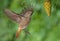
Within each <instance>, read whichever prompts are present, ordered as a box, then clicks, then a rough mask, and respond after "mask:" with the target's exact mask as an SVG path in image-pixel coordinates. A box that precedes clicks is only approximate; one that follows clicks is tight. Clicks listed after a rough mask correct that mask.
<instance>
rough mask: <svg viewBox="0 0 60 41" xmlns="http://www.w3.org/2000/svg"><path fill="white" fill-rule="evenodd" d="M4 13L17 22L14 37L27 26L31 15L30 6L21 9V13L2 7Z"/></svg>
mask: <svg viewBox="0 0 60 41" xmlns="http://www.w3.org/2000/svg"><path fill="white" fill-rule="evenodd" d="M4 13H5V14H6V16H7V17H8V18H10V19H12V20H14V21H15V22H17V23H18V29H17V32H16V38H17V37H18V36H19V33H20V32H21V31H22V30H23V29H25V28H26V27H27V25H28V24H29V23H30V20H31V15H32V13H33V9H32V8H28V9H25V10H24V11H22V13H21V14H16V13H15V12H13V11H11V10H9V9H4Z"/></svg>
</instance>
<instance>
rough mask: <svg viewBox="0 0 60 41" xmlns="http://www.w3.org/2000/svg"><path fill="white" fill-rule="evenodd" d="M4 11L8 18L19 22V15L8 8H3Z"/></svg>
mask: <svg viewBox="0 0 60 41" xmlns="http://www.w3.org/2000/svg"><path fill="white" fill-rule="evenodd" d="M4 12H5V14H6V15H7V16H8V17H9V18H10V19H12V20H14V21H16V22H17V23H19V22H20V18H19V15H17V14H16V13H14V12H12V11H10V10H9V9H4Z"/></svg>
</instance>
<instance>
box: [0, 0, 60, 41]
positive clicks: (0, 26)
mask: <svg viewBox="0 0 60 41" xmlns="http://www.w3.org/2000/svg"><path fill="white" fill-rule="evenodd" d="M43 3H44V0H0V41H60V0H51V5H52V6H51V16H49V17H48V16H47V14H46V12H45V10H44V7H43ZM30 6H31V7H33V9H34V13H33V15H32V17H31V18H32V19H31V22H30V24H29V25H28V27H27V31H29V32H30V33H31V35H29V34H26V33H25V32H24V30H23V31H22V32H21V34H20V36H19V38H17V39H16V38H15V37H14V35H15V33H16V31H17V28H18V24H17V23H16V22H14V21H12V20H11V19H9V18H8V17H7V16H6V15H5V14H4V12H3V10H4V8H8V9H10V10H12V11H14V12H16V13H18V14H20V13H21V11H22V10H23V9H24V8H28V7H30Z"/></svg>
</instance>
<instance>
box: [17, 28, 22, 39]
mask: <svg viewBox="0 0 60 41" xmlns="http://www.w3.org/2000/svg"><path fill="white" fill-rule="evenodd" d="M21 30H22V29H20V28H18V31H17V32H16V38H18V36H19V33H21Z"/></svg>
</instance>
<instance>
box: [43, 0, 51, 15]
mask: <svg viewBox="0 0 60 41" xmlns="http://www.w3.org/2000/svg"><path fill="white" fill-rule="evenodd" d="M44 8H45V11H46V13H47V15H48V16H50V15H51V0H45V1H44Z"/></svg>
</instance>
